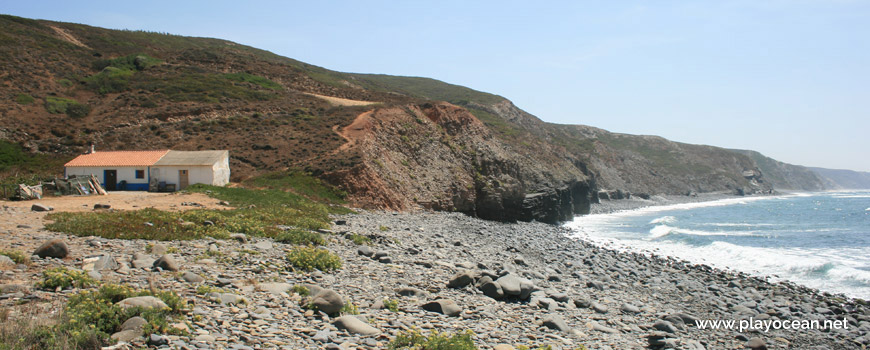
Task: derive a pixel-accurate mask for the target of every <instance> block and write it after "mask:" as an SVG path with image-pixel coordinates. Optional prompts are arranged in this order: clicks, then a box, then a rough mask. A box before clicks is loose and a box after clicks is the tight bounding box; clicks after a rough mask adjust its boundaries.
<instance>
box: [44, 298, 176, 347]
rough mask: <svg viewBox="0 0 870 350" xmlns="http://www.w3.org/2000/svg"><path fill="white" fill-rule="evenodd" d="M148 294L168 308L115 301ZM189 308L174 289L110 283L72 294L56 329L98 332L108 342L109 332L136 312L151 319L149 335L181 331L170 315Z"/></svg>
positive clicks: (82, 333)
mask: <svg viewBox="0 0 870 350" xmlns="http://www.w3.org/2000/svg"><path fill="white" fill-rule="evenodd" d="M145 295H152V296H154V297H157V298H159V299H160V300H162V301H163V302H164V303H166V305H167V306H169V308H168V309H162V310H158V309H142V308H138V307H134V308H128V309H123V308H121V307H120V306H117V305H115V303H117V302H119V301H121V300H124V299H126V298H130V297H136V296H145ZM186 308H187V303H186V302H185V301H184V300H183V299H181V297H179V296H178V294H176V293H175V292H172V291H161V292H157V293H151V292H149V291H147V290H135V289H132V288H130V287H127V286H123V285H113V284H108V285H104V286H102V287H100V289H98V290H88V291H83V292H81V293H78V294H75V295H73V296H71V297H70V298H69V300H68V301H67V305H66V307H65V309H64V313H65V315H66V317H67V320H66V322H64V323H62V324H60V325H58V326H57V329H56V331H62V332H65V333H68V334H70V335H71V336H72V337H73V338H74V339H80V338H81V337H83V336H94V335H95V336H96V337H98V338H99V339H100V340H101V341H102V342H103V343H105V342H106V340H107V339H108V338H109V335H110V334H112V333H114V332H116V331H118V328H119V327H120V325H121V324H122V323H123V322H124V321H126V320H127V319H129V318H131V317H133V316H140V317H142V318H144V319H145V320H146V321H148V323H147V324H146V325H145V327H144V331H145V335H146V336H147V335H150V334H151V333H163V334H183V332H182V331H180V330H178V329H175V328H172V327H169V322H168V320H167V318H170V317H174V316H176V315H179V314H180V313H181V312H182V311H183V310H184V309H186ZM77 342H78V341H77Z"/></svg>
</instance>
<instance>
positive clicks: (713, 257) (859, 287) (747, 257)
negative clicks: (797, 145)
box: [566, 192, 870, 299]
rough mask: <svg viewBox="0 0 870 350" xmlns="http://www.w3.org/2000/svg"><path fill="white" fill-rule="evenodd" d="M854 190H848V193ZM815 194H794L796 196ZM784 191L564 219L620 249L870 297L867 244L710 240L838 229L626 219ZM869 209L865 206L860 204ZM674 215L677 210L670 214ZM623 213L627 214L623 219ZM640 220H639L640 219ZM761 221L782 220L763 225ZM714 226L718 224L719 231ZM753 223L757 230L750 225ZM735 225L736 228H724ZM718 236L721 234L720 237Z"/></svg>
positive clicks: (597, 240)
mask: <svg viewBox="0 0 870 350" xmlns="http://www.w3.org/2000/svg"><path fill="white" fill-rule="evenodd" d="M852 194H854V192H853V193H851V194H849V195H852ZM818 195H819V194H794V195H792V196H796V197H810V196H818ZM787 197H788V196H786V197H752V198H739V199H726V200H720V201H714V202H702V203H688V204H677V205H669V206H662V207H650V208H643V209H639V210H633V211H626V212H619V213H614V214H597V215H587V216H581V217H577V218H576V219H575V220H574V221H573V222H571V223H568V224H566V226H567V227H569V228H573V229H575V232H576V235H577V237H580V238H582V239H585V240H588V241H592V242H594V243H596V244H599V245H602V246H606V247H608V248H611V249H617V250H621V251H633V252H641V253H645V254H656V255H664V256H671V257H675V258H679V259H685V260H688V261H690V262H692V263H702V264H708V265H711V266H715V267H719V268H725V269H731V270H737V271H742V272H746V273H750V274H753V275H756V276H762V277H765V276H766V277H770V278H771V279H772V280H788V281H791V282H795V283H798V284H802V285H806V286H809V287H812V288H818V289H821V290H826V291H830V292H835V293H844V294H846V295H848V296H852V297H859V298H864V299H870V250H868V249H866V248H864V247H856V248H843V247H839V248H812V249H810V248H803V249H798V248H762V247H753V246H743V245H737V244H733V243H727V242H722V241H718V240H716V238H715V237H716V236H728V235H743V236H748V235H762V236H765V235H767V234H772V235H776V234H777V232H828V231H840V230H842V229H839V228H833V227H798V228H796V227H790V225H789V224H788V223H785V222H784V223H782V224H773V223H762V224H748V223H747V224H744V223H728V222H716V223H709V224H701V226H700V227H702V228H703V227H709V228H710V230H700V229H697V227H693V228H695V229H694V230H689V229H685V228H681V227H679V226H680V225H679V224H677V222H678V221H679V220H678V219H676V218H671V217H670V215H668V216H665V215H666V214H665V215H659V217H657V218H654V219H652V220H651V221H650V222H649V224H650V225H652V227H651V228H650V229H649V234H648V235H643V234H642V231H641V233H640V234H641V236H638V234H639V233H638V231H637V230H636V229H637V228H638V227H634V225H637V223H634V224H628V223H627V222H628V220H630V219H629V218H631V217H634V216H647V215H649V216H652V215H655V214H656V213H657V212H664V211H670V210H684V209H694V208H703V207H713V206H725V205H740V203H741V202H744V203H745V202H747V201H756V200H765V199H772V198H787ZM865 211H868V212H870V208H867V209H865ZM676 216H679V215H676ZM626 219H628V220H626ZM640 225H643V223H640ZM764 226H782V228H779V227H764ZM715 227H723V228H726V229H723V230H722V231H719V230H716V229H715ZM756 227H758V230H759V231H751V230H753V229H755V228H756ZM731 228H736V231H730V229H731ZM676 234H680V235H698V236H710V237H711V238H713V239H714V241H713V242H712V243H710V244H707V245H701V246H698V245H692V244H688V243H685V242H683V241H679V240H671V239H663V238H665V237H668V236H671V235H676ZM723 239H724V238H723Z"/></svg>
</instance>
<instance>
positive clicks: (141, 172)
mask: <svg viewBox="0 0 870 350" xmlns="http://www.w3.org/2000/svg"><path fill="white" fill-rule="evenodd" d="M136 178H137V179H144V178H145V170H136Z"/></svg>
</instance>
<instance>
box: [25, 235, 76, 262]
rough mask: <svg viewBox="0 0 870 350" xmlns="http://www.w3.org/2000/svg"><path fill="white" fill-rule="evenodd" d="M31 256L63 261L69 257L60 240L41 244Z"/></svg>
mask: <svg viewBox="0 0 870 350" xmlns="http://www.w3.org/2000/svg"><path fill="white" fill-rule="evenodd" d="M33 255H36V256H38V257H40V258H43V259H44V258H57V259H63V258H66V257H67V256H68V255H69V247H68V246H67V245H66V243H64V241H63V240H61V239H52V240H50V241H48V242H45V243H43V244H42V245H41V246H39V248H36V250H34V251H33Z"/></svg>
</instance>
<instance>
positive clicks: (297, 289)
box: [292, 284, 311, 297]
mask: <svg viewBox="0 0 870 350" xmlns="http://www.w3.org/2000/svg"><path fill="white" fill-rule="evenodd" d="M292 291H293V292H294V293H296V294H299V295H300V296H303V297H307V296H309V295H311V291H310V290H309V289H308V287H305V286H303V285H299V284H297V285H295V286H293V289H292Z"/></svg>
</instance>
